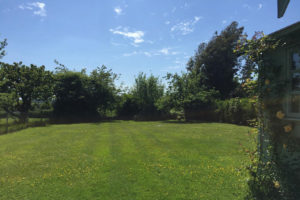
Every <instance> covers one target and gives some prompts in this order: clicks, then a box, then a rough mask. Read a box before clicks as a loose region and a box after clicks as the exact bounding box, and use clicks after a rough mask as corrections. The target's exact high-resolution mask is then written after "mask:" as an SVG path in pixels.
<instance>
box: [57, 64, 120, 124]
mask: <svg viewBox="0 0 300 200" xmlns="http://www.w3.org/2000/svg"><path fill="white" fill-rule="evenodd" d="M116 78H117V75H116V74H114V73H113V72H112V71H111V70H108V69H107V68H106V67H105V66H102V67H101V68H97V69H96V70H93V71H92V72H91V74H90V75H87V74H85V72H84V71H82V72H73V71H69V70H65V71H60V72H59V73H57V74H55V89H54V95H55V101H54V104H53V107H54V111H53V114H54V120H58V121H90V120H97V119H99V117H105V115H106V112H107V111H108V110H113V109H114V108H115V96H116V94H117V92H118V91H117V89H116V87H115V85H114V81H115V79H116Z"/></svg>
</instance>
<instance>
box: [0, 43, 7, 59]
mask: <svg viewBox="0 0 300 200" xmlns="http://www.w3.org/2000/svg"><path fill="white" fill-rule="evenodd" d="M6 45H7V40H6V39H4V40H3V41H0V59H1V58H3V56H5V50H4V48H5V46H6Z"/></svg>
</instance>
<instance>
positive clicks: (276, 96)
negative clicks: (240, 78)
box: [259, 22, 300, 198]
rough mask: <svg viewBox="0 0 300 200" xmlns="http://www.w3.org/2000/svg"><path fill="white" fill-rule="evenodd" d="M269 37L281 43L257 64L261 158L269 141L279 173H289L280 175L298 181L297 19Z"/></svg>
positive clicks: (299, 62) (299, 82) (299, 55)
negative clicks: (260, 100) (259, 93)
mask: <svg viewBox="0 0 300 200" xmlns="http://www.w3.org/2000/svg"><path fill="white" fill-rule="evenodd" d="M269 37H270V38H273V39H275V40H277V41H280V44H281V45H279V46H278V47H277V48H275V49H273V50H270V51H268V52H265V54H264V55H263V62H262V64H261V66H259V68H260V69H259V79H260V80H261V90H262V91H263V92H262V94H261V96H262V105H263V106H262V108H263V109H262V114H263V117H262V118H263V127H262V130H261V132H260V144H261V145H260V147H261V149H260V150H261V152H262V154H263V155H264V158H263V159H262V160H264V161H268V156H266V155H267V154H268V153H269V150H270V149H269V148H268V146H269V144H272V151H273V155H269V156H272V157H273V159H274V157H275V160H276V163H277V164H278V166H279V168H280V170H282V172H283V173H282V174H288V175H283V176H284V178H283V179H285V180H287V182H290V183H292V182H293V183H299V182H300V22H297V23H295V24H292V25H290V26H288V27H285V28H283V29H280V30H278V31H276V32H274V33H271V34H270V35H269ZM287 176H289V177H288V178H287ZM291 180H293V181H291ZM298 192H299V191H298ZM298 192H297V195H299V194H298ZM298 197H299V196H298ZM299 198H300V197H299Z"/></svg>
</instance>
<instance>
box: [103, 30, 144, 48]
mask: <svg viewBox="0 0 300 200" xmlns="http://www.w3.org/2000/svg"><path fill="white" fill-rule="evenodd" d="M109 31H110V32H112V33H113V34H116V35H122V36H124V37H125V38H129V39H131V40H132V41H133V42H134V44H139V43H142V42H144V39H143V37H144V35H145V33H144V32H143V31H133V32H130V31H128V28H122V27H117V28H115V29H109Z"/></svg>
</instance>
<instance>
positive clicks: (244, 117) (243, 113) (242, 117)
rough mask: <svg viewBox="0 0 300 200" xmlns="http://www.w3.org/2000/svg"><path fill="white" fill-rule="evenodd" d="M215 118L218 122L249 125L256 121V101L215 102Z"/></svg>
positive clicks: (231, 100)
mask: <svg viewBox="0 0 300 200" xmlns="http://www.w3.org/2000/svg"><path fill="white" fill-rule="evenodd" d="M216 113H217V116H218V118H219V120H220V121H222V122H227V123H233V124H243V125H251V124H252V123H253V120H255V119H256V117H257V113H256V99H250V98H238V97H237V98H232V99H227V100H220V101H217V109H216Z"/></svg>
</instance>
